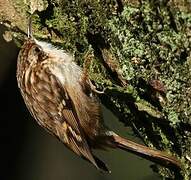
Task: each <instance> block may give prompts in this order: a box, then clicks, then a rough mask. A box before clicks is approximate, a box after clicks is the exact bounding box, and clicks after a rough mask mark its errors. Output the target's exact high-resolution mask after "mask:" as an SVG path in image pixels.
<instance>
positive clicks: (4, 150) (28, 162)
mask: <svg viewBox="0 0 191 180" xmlns="http://www.w3.org/2000/svg"><path fill="white" fill-rule="evenodd" d="M5 30H6V28H5V27H4V26H0V122H1V124H0V140H1V141H0V148H1V151H0V152H1V154H0V163H1V170H0V180H77V179H85V180H86V179H88V180H98V179H99V180H118V179H119V180H122V179H128V180H157V179H159V177H158V176H157V175H156V174H153V172H152V170H151V169H150V168H149V166H150V165H151V163H150V162H148V161H146V160H143V159H142V158H139V157H137V156H135V155H132V154H130V153H127V152H123V151H120V150H111V151H108V152H101V151H100V152H97V154H98V156H99V157H101V158H102V159H103V160H104V161H105V162H107V164H108V166H109V167H110V169H111V171H112V173H111V174H103V173H100V172H98V171H97V170H96V169H95V168H94V167H93V166H92V165H91V164H89V163H88V162H86V161H84V160H82V159H80V158H79V157H77V156H76V155H74V154H73V153H72V152H70V151H69V150H68V149H67V148H66V147H65V146H64V145H63V144H62V143H61V142H59V141H58V140H57V139H56V138H54V137H52V136H50V135H49V134H48V133H47V132H46V131H44V130H43V129H42V128H41V127H40V126H38V125H37V123H36V122H35V121H34V119H33V118H32V117H31V116H30V114H29V112H28V111H27V109H26V107H25V105H24V102H23V100H22V97H21V95H20V93H19V90H18V88H17V83H16V59H17V55H18V51H19V49H18V48H17V47H16V45H15V44H14V43H13V42H12V41H11V42H8V43H7V42H6V41H5V40H4V39H3V36H2V35H3V33H4V32H5ZM103 109H104V117H105V120H106V123H107V124H108V125H109V126H110V128H112V129H115V130H116V131H117V132H118V133H119V134H123V135H124V136H127V137H128V138H131V139H133V140H134V141H137V139H136V138H135V137H133V136H132V133H131V130H130V129H128V128H125V127H123V126H122V124H121V123H119V122H118V121H117V120H116V118H115V117H114V115H113V114H112V113H111V112H109V111H108V110H107V109H105V108H103Z"/></svg>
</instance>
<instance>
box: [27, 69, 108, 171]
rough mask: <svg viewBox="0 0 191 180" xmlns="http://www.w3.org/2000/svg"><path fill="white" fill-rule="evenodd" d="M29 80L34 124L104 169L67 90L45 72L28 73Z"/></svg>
mask: <svg viewBox="0 0 191 180" xmlns="http://www.w3.org/2000/svg"><path fill="white" fill-rule="evenodd" d="M42 73H43V75H42ZM31 79H32V80H33V81H35V84H36V86H29V87H30V90H29V92H30V96H31V98H32V99H33V104H35V105H33V107H36V109H35V108H33V110H32V111H31V112H32V114H33V116H34V117H35V119H37V121H38V123H39V124H40V125H42V126H43V127H45V128H46V129H48V131H49V132H50V133H51V134H54V135H56V136H57V137H58V138H59V139H60V140H61V141H62V142H64V143H65V145H66V146H67V147H68V148H70V149H71V150H72V151H74V152H75V153H76V154H78V155H79V156H81V157H83V158H84V159H86V160H88V161H90V162H91V163H93V164H94V165H95V166H96V167H97V168H98V169H103V170H105V171H108V170H107V168H106V166H105V164H104V163H103V162H102V163H101V161H100V160H98V159H97V158H96V157H95V156H94V155H93V154H92V152H91V149H90V147H89V145H88V143H87V139H86V137H85V133H84V132H83V129H82V128H81V126H80V121H79V118H78V115H77V113H76V108H75V106H74V104H73V102H72V100H71V96H72V94H70V92H68V91H67V88H66V87H65V85H64V84H62V83H61V82H60V81H59V79H58V78H57V77H56V76H55V75H53V74H51V73H50V72H48V73H46V71H44V72H41V73H39V75H38V73H35V74H34V73H32V74H31ZM44 117H45V118H44Z"/></svg>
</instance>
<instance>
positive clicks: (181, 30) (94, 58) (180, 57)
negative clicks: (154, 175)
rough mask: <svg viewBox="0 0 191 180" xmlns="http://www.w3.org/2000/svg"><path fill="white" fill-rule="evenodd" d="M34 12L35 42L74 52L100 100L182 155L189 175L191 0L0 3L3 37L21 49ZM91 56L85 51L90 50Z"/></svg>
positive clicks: (150, 140) (180, 175)
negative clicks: (86, 64) (87, 61)
mask: <svg viewBox="0 0 191 180" xmlns="http://www.w3.org/2000/svg"><path fill="white" fill-rule="evenodd" d="M31 13H32V14H33V31H34V36H35V37H36V38H37V39H42V40H45V41H50V42H51V43H53V44H54V45H56V46H59V47H61V48H63V49H66V50H67V51H71V52H73V53H74V55H75V59H76V62H77V63H78V64H80V65H81V66H83V62H84V60H85V57H86V58H87V57H88V58H90V59H91V63H90V65H89V67H88V70H89V76H90V78H91V79H92V81H93V82H94V83H95V85H96V86H97V88H98V89H103V88H105V89H106V90H105V93H104V95H102V96H100V99H101V100H102V103H103V104H104V105H105V106H106V107H108V108H109V109H110V110H111V111H113V112H114V114H115V115H116V116H117V117H118V118H119V120H120V121H122V122H123V123H124V125H125V126H131V127H132V129H133V130H134V132H135V133H136V135H138V136H139V137H140V138H141V139H142V140H143V142H144V143H145V144H146V145H148V146H151V147H155V148H157V149H160V150H164V151H167V152H168V153H169V154H173V155H175V156H176V157H177V158H178V159H180V160H181V163H182V166H183V170H182V171H181V172H177V171H176V172H175V171H173V169H166V168H162V167H158V166H157V168H155V170H157V171H158V172H159V173H160V174H161V175H162V176H163V177H169V178H173V179H189V177H190V176H191V50H190V49H191V2H190V1H189V0H179V1H178V0H170V1H169V0H157V1H154V0H134V1H132V0H103V1H99V0H81V1H78V0H55V1H53V0H31V1H24V0H17V1H15V0H0V22H1V24H2V25H3V26H5V27H6V28H7V31H6V33H5V34H4V38H5V39H6V40H7V41H9V40H12V39H14V40H15V42H16V43H17V44H18V46H20V45H21V44H22V42H23V40H24V38H26V29H27V23H28V17H29V15H30V14H31ZM87 54H88V55H87Z"/></svg>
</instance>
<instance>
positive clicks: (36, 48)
mask: <svg viewBox="0 0 191 180" xmlns="http://www.w3.org/2000/svg"><path fill="white" fill-rule="evenodd" d="M40 52H41V48H40V47H39V46H35V47H34V54H39V53H40Z"/></svg>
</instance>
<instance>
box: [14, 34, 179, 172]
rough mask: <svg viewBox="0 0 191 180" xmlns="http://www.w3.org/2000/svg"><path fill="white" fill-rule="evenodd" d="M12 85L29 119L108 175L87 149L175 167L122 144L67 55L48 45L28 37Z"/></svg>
mask: <svg viewBox="0 0 191 180" xmlns="http://www.w3.org/2000/svg"><path fill="white" fill-rule="evenodd" d="M17 81H18V86H19V88H20V91H21V94H22V96H23V99H24V101H25V104H26V105H27V107H28V109H29V111H30V112H31V114H32V116H33V117H34V118H35V119H36V121H37V122H38V123H39V124H40V125H41V126H42V127H43V128H45V129H46V130H47V131H48V132H49V133H51V134H52V135H55V136H56V137H58V138H59V139H60V140H61V141H62V142H63V143H64V144H65V145H66V146H67V147H68V148H69V149H71V150H72V151H73V152H75V153H76V154H78V155H79V156H81V157H83V158H84V159H86V160H88V161H89V162H91V163H92V164H93V165H94V166H96V167H97V168H98V169H101V170H104V171H108V169H107V167H106V165H105V164H104V163H103V162H102V161H101V160H99V159H98V158H97V157H95V156H94V154H93V152H92V149H105V148H107V147H111V148H120V149H124V150H126V151H130V152H133V153H135V154H138V155H140V156H143V157H145V158H147V159H150V160H152V161H154V162H158V163H160V164H162V165H164V166H170V165H173V166H176V167H180V162H179V161H178V160H177V159H176V158H175V157H172V156H170V155H167V154H166V153H164V152H161V151H158V150H154V149H151V148H149V147H146V146H143V145H140V144H137V143H134V142H132V141H129V140H126V139H124V138H122V137H120V136H118V135H117V134H115V133H114V132H112V131H110V130H109V129H108V128H107V127H106V126H105V125H104V122H103V118H102V111H101V106H100V103H99V101H98V99H97V96H96V94H95V92H94V90H93V89H92V85H91V82H90V80H89V78H88V76H85V77H84V74H83V71H82V69H81V68H80V67H79V66H78V65H77V64H75V62H74V61H73V57H72V56H71V55H70V54H68V53H66V52H64V51H63V50H58V49H57V48H55V47H53V46H52V45H51V44H48V43H45V42H41V41H37V40H36V39H34V38H33V37H32V36H31V33H30V31H29V37H28V39H27V40H26V41H25V43H24V45H23V47H22V48H21V50H20V53H19V56H18V63H17Z"/></svg>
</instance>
